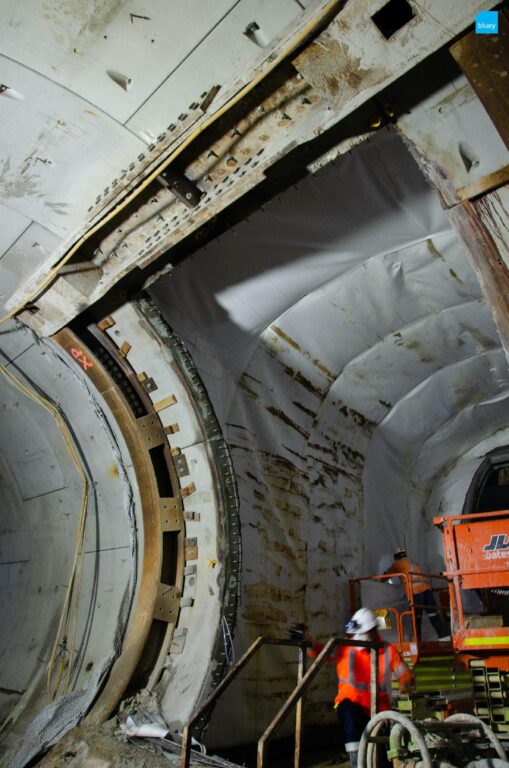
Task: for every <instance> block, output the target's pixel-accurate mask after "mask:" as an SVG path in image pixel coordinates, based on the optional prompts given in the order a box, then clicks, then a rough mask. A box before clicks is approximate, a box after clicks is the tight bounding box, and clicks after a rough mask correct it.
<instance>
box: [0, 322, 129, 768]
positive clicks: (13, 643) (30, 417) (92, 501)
mask: <svg viewBox="0 0 509 768" xmlns="http://www.w3.org/2000/svg"><path fill="white" fill-rule="evenodd" d="M6 356H7V357H6ZM2 363H3V364H4V365H6V366H7V369H8V371H10V372H11V373H12V374H13V375H14V376H15V377H16V379H17V380H18V381H20V382H21V383H22V384H25V385H26V386H28V388H29V390H30V391H31V392H33V393H35V395H36V396H37V395H38V394H39V393H41V394H42V396H43V398H44V400H45V402H48V398H51V401H52V402H54V403H55V404H57V406H58V409H59V410H60V412H61V413H63V414H65V420H66V422H67V424H68V427H69V436H70V439H71V441H72V443H73V445H74V446H77V447H78V454H79V460H80V462H81V463H82V467H83V470H84V473H85V474H86V476H87V478H88V481H89V482H88V490H89V495H88V505H87V512H86V522H85V528H84V534H83V547H82V551H83V557H82V558H81V556H80V558H79V559H78V564H77V572H76V573H77V576H76V582H77V592H75V593H74V598H73V600H72V602H71V603H70V607H69V612H68V613H69V617H70V618H69V632H68V634H67V643H66V645H65V647H64V646H62V644H61V641H62V637H63V635H60V638H59V644H58V646H57V647H56V649H55V650H56V656H55V657H54V661H53V664H52V675H51V678H50V683H49V684H48V682H47V667H48V664H49V662H50V659H51V658H52V653H53V649H54V644H55V642H56V634H57V627H58V625H59V621H60V617H61V615H62V611H63V609H64V601H65V594H66V590H67V588H68V585H69V579H70V574H71V566H72V560H73V549H74V546H75V540H76V534H77V521H78V518H79V515H80V506H81V501H82V497H83V482H82V478H81V477H80V475H79V473H78V472H77V469H76V467H75V466H74V464H73V462H72V460H71V458H70V455H69V451H68V448H67V447H66V444H65V442H64V434H63V432H62V429H61V427H60V426H59V424H58V423H57V421H56V420H55V417H54V415H53V414H52V413H49V412H48V411H47V410H46V409H45V408H44V407H43V405H41V403H40V402H39V401H34V400H33V399H31V398H30V397H27V396H26V395H25V394H23V392H20V391H19V390H18V389H17V388H16V387H15V386H13V385H12V384H11V383H9V381H8V379H6V378H5V377H4V376H2V378H1V387H2V410H1V420H2V437H3V440H4V442H3V445H2V464H3V466H4V467H6V468H7V472H6V473H5V474H3V473H2V486H4V485H5V484H6V485H7V486H8V488H7V489H6V495H7V493H8V492H9V490H10V492H11V493H13V494H14V495H15V497H16V499H17V504H16V508H15V509H13V510H12V511H13V514H12V515H7V516H5V515H3V522H2V545H1V546H2V548H1V559H2V567H1V569H0V573H1V574H2V582H3V589H2V625H1V652H0V659H1V664H2V669H1V676H2V680H3V681H4V685H5V687H6V688H8V689H12V691H14V692H15V693H13V694H11V695H9V694H8V693H6V692H2V704H3V707H2V720H3V726H4V728H5V727H6V725H8V724H9V723H12V725H11V727H10V731H11V733H10V736H8V741H9V738H10V739H11V740H12V739H13V737H14V736H15V735H16V734H19V733H20V732H21V731H22V730H23V728H24V727H26V725H27V723H28V722H29V721H30V720H31V719H32V717H33V716H34V714H35V713H37V712H38V711H39V710H41V709H42V708H43V707H45V706H47V705H48V704H49V703H50V701H51V698H52V696H53V695H54V694H55V691H57V693H58V695H64V694H65V692H66V691H69V692H71V691H81V690H86V689H87V688H90V686H91V685H92V682H91V681H92V680H93V679H94V676H95V675H96V674H99V672H100V670H101V669H102V672H103V673H104V672H106V671H107V670H108V668H109V667H110V666H111V663H112V662H113V659H114V658H115V656H116V654H117V653H118V642H119V637H121V636H122V634H123V632H124V631H125V627H126V624H127V619H128V615H129V609H130V605H131V601H132V598H133V595H134V590H135V586H136V571H137V557H138V554H137V539H136V536H135V531H136V528H137V523H136V520H135V515H136V505H137V489H136V485H135V483H133V480H134V477H133V470H132V466H131V465H130V461H129V454H128V452H127V449H126V446H125V443H124V441H123V438H122V435H121V433H120V432H119V430H118V429H117V428H116V425H115V419H114V418H113V417H112V415H111V413H110V414H107V407H106V404H105V403H104V402H100V400H99V398H98V397H97V393H94V392H93V391H92V390H91V388H90V387H89V386H87V383H86V381H85V380H84V379H83V378H82V377H80V374H79V372H78V371H77V370H76V369H75V367H74V366H72V365H69V363H68V362H67V361H65V360H64V359H63V358H62V356H61V354H59V352H58V350H57V349H56V347H55V346H54V345H53V344H51V343H47V342H45V341H40V340H38V339H36V338H35V337H34V336H33V334H32V333H31V332H30V331H28V330H27V329H26V328H23V327H22V326H19V327H17V328H14V329H13V330H12V332H10V335H9V340H8V343H7V342H6V343H5V344H4V352H3V355H2ZM44 393H47V394H44ZM13 417H14V419H13ZM138 508H139V503H138ZM5 511H7V512H8V511H9V509H7V510H5V508H4V512H5ZM13 559H14V560H18V561H19V560H21V561H22V562H18V563H16V564H13V563H12V564H9V563H10V561H11V560H13ZM77 594H78V595H79V601H78V603H76V602H75V600H76V595H77ZM21 595H22V599H20V596H21ZM73 637H74V639H73ZM71 654H72V663H71V665H70V666H69V665H68V660H69V658H71ZM68 670H69V677H68ZM96 685H97V683H96ZM49 691H51V695H50V693H49ZM92 693H94V691H92ZM95 693H97V691H96V690H95ZM83 714H84V713H83ZM8 759H11V758H8Z"/></svg>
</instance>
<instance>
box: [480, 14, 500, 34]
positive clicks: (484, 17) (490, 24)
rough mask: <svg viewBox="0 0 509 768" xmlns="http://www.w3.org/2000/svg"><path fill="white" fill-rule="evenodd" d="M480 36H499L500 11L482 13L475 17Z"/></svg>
mask: <svg viewBox="0 0 509 768" xmlns="http://www.w3.org/2000/svg"><path fill="white" fill-rule="evenodd" d="M475 31H476V34H478V35H498V11H480V12H479V13H478V14H477V16H476V17H475Z"/></svg>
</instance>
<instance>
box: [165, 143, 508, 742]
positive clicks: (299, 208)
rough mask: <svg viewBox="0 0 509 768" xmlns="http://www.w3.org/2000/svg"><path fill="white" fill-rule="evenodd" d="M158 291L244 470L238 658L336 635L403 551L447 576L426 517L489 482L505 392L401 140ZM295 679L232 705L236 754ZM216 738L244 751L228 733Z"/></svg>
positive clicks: (266, 686) (290, 197)
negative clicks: (470, 477) (355, 598)
mask: <svg viewBox="0 0 509 768" xmlns="http://www.w3.org/2000/svg"><path fill="white" fill-rule="evenodd" d="M151 292H152V295H153V297H154V299H155V300H156V302H157V303H158V306H159V307H160V309H161V311H162V312H163V314H164V315H165V317H166V318H167V319H168V321H169V322H170V324H171V325H172V327H173V328H174V329H175V331H176V332H177V333H179V334H180V335H181V336H182V337H183V339H184V340H185V343H186V344H187V346H188V347H189V349H190V351H191V353H192V354H193V357H194V360H195V362H196V364H197V366H198V368H199V370H200V372H201V375H202V376H203V378H204V381H205V384H206V386H207V388H208V390H209V393H210V395H211V398H212V401H213V403H214V406H215V408H216V411H217V413H218V415H219V418H220V421H221V424H222V426H223V429H224V430H225V434H226V437H227V440H228V442H229V444H230V447H231V449H232V453H233V458H234V465H235V469H236V475H237V481H238V485H239V493H240V499H241V522H242V533H243V552H244V555H243V584H242V608H241V618H240V620H239V624H238V632H237V647H238V649H239V650H240V649H243V648H245V647H246V646H247V644H248V643H249V642H251V641H252V640H253V638H254V637H255V636H256V635H258V634H260V633H269V634H270V633H272V634H276V635H280V634H281V633H284V632H285V631H286V629H287V628H288V627H289V626H290V625H291V624H292V623H294V622H296V621H304V622H305V623H306V625H307V626H308V627H309V630H310V632H311V633H312V634H313V636H315V637H316V636H322V637H323V636H325V635H326V634H327V633H331V632H333V631H335V630H337V629H339V628H340V627H341V624H342V621H343V620H344V618H345V617H346V615H347V613H348V605H347V582H348V578H349V577H353V576H358V575H359V574H362V573H373V572H376V571H377V568H378V564H379V561H380V558H381V557H382V556H383V555H384V554H386V553H388V552H391V551H392V550H393V548H394V546H396V545H400V544H401V543H405V544H406V545H407V546H408V548H409V549H410V550H411V552H412V554H413V555H414V556H416V557H417V558H418V559H419V560H421V562H422V563H423V565H424V567H426V568H431V567H440V543H439V540H438V537H437V536H434V535H433V526H432V522H431V520H432V517H433V515H434V514H439V513H441V514H447V513H450V514H452V513H456V512H458V511H459V509H461V503H462V499H461V498H460V495H461V491H460V489H462V488H463V487H464V482H463V483H462V482H460V480H459V478H457V482H455V485H454V487H455V489H456V490H455V492H454V493H453V492H452V490H451V489H452V485H451V480H449V483H448V484H447V483H444V480H443V478H444V475H446V474H447V475H448V476H449V477H450V478H451V477H452V476H453V475H454V467H455V466H456V464H457V465H458V467H459V466H460V465H461V467H462V469H461V470H460V469H458V473H459V472H460V471H461V472H462V473H463V474H464V473H465V472H466V471H468V470H469V469H470V468H472V470H473V471H475V466H474V465H475V463H476V460H477V458H476V457H477V455H478V453H479V451H481V449H480V448H479V450H478V447H479V446H487V447H489V446H494V445H495V444H498V443H499V442H500V441H502V440H503V439H504V437H505V435H504V433H503V432H501V431H500V429H501V426H502V425H505V421H506V416H505V413H504V406H505V398H506V396H507V393H508V384H509V376H508V373H507V362H506V358H505V356H504V354H503V352H502V350H501V348H500V342H499V338H498V335H497V332H496V329H495V326H494V323H493V320H492V317H491V313H490V310H489V307H488V306H487V305H486V304H485V303H484V301H483V298H482V293H481V289H480V286H479V284H478V281H477V279H476V277H475V275H474V273H473V271H472V269H471V268H470V266H469V264H468V262H467V261H466V259H465V257H464V254H463V252H462V248H461V245H460V243H459V241H458V238H457V236H456V235H455V233H454V232H453V230H452V228H451V226H450V224H449V222H448V220H447V218H446V216H445V214H444V213H443V211H442V209H441V206H440V202H439V199H438V196H437V195H436V193H435V192H434V191H433V190H432V189H431V188H430V187H428V186H427V184H426V182H425V180H424V178H423V177H422V176H421V174H420V172H419V170H418V169H417V167H416V166H415V165H414V162H413V160H412V159H411V157H410V156H409V154H408V153H407V151H406V149H405V148H404V146H403V144H402V143H401V142H400V141H399V139H398V138H397V137H395V136H394V135H392V134H391V133H390V132H385V133H383V134H379V135H378V136H377V137H376V139H375V140H374V141H371V142H369V143H368V144H364V145H363V146H361V147H360V148H358V149H356V150H355V151H354V152H353V153H352V154H351V155H349V156H347V157H345V158H343V159H342V160H341V161H339V162H337V163H336V164H335V165H331V166H329V167H327V168H325V169H323V170H322V171H320V172H319V173H317V174H316V175H315V176H314V177H310V178H307V179H306V180H304V181H303V182H301V183H300V184H299V185H298V186H297V187H295V188H294V189H291V190H289V191H288V192H287V193H286V194H284V195H282V196H281V197H280V198H278V199H276V200H273V201H272V202H271V203H269V204H268V205H266V206H265V207H264V209H263V210H262V211H260V212H258V213H256V214H254V215H253V216H251V217H250V218H249V219H248V220H245V221H243V222H242V223H240V224H239V225H237V226H236V227H234V228H233V229H232V230H231V231H229V232H228V233H226V234H225V235H223V236H222V237H220V238H219V239H218V240H217V241H215V242H213V243H211V244H209V245H208V246H207V247H205V248H203V249H201V250H200V251H198V252H197V253H196V254H195V255H194V256H193V257H191V258H190V259H188V260H187V261H186V262H185V263H184V264H182V265H181V266H179V267H177V268H175V269H174V270H173V272H172V273H171V274H170V275H169V276H166V277H164V278H162V279H160V280H159V281H158V282H157V283H156V284H155V285H154V286H153V287H152V291H151ZM500 419H502V425H501V423H500ZM497 430H498V432H497ZM495 433H497V434H495ZM476 451H477V453H476ZM481 452H482V451H481ZM465 454H468V455H469V456H470V463H466V462H465V460H464V459H463V458H462V457H464V455H465ZM481 460H482V459H481V458H479V462H480V461H481ZM467 467H468V470H467ZM464 479H466V478H463V480H464ZM445 485H447V492H446V489H445V487H444V492H443V493H441V492H440V490H439V488H440V487H441V486H445ZM289 669H290V663H289V658H288V656H287V655H285V654H284V653H283V652H281V653H280V654H279V655H277V654H274V656H273V658H272V660H268V659H267V660H264V662H263V670H255V671H254V672H251V673H247V674H246V675H245V678H244V680H243V682H242V683H241V684H239V692H238V693H235V694H234V693H231V694H230V700H229V702H228V701H226V702H224V703H223V704H222V705H221V706H220V707H219V709H220V711H222V712H223V714H224V712H225V711H228V717H229V718H233V721H234V723H235V726H234V728H233V730H234V732H235V734H236V737H237V739H238V741H243V740H249V739H252V738H255V737H256V736H257V734H256V727H252V725H251V724H252V723H253V722H254V721H255V720H256V717H257V713H259V712H260V711H261V710H263V707H264V706H265V705H267V707H269V706H270V711H272V710H273V709H274V707H275V702H276V701H277V700H278V699H279V700H282V699H283V697H284V695H285V694H286V692H287V691H288V690H289V687H290V686H291V684H292V682H291V680H292V674H291V672H290V671H289ZM329 677H330V676H329ZM267 678H268V679H269V682H267V683H263V682H261V681H262V680H263V679H267ZM257 695H258V696H259V697H260V698H259V699H256V696H257ZM329 696H330V681H329V682H328V681H327V680H326V676H323V677H322V678H321V684H318V685H317V686H316V689H315V691H314V693H313V694H312V696H311V699H312V700H314V704H313V708H312V712H311V711H310V712H309V713H308V717H309V721H311V722H312V721H313V720H315V721H317V720H319V719H320V718H322V717H326V718H327V717H330V716H331V714H330V704H329V701H328V700H327V698H328V697H329ZM267 711H269V710H268V709H267ZM223 721H224V718H223ZM306 722H308V720H306ZM211 738H212V740H213V739H214V738H217V739H218V740H219V741H226V740H228V739H230V740H231V729H229V732H228V734H227V733H226V732H225V730H224V728H222V727H221V724H220V717H219V716H218V717H217V718H216V720H215V721H214V722H213V727H212V732H211Z"/></svg>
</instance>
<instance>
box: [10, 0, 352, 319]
mask: <svg viewBox="0 0 509 768" xmlns="http://www.w3.org/2000/svg"><path fill="white" fill-rule="evenodd" d="M343 1H344V0H329V2H327V3H326V5H325V6H324V7H323V8H322V10H321V11H320V13H319V14H318V17H317V18H316V19H313V20H312V21H311V22H309V24H307V25H306V26H305V27H304V28H303V29H302V30H301V31H300V32H299V34H298V35H296V36H295V38H294V39H293V40H292V42H291V43H290V45H289V46H288V47H287V48H285V50H284V51H282V52H281V53H280V54H279V55H278V56H276V57H275V58H274V59H273V60H272V61H270V64H269V66H268V67H267V69H265V70H263V71H262V72H259V73H258V75H256V76H255V77H254V78H253V79H252V80H250V81H249V83H247V84H246V85H245V86H244V87H243V88H241V89H240V91H238V92H237V93H236V94H235V95H234V96H232V97H231V98H230V99H229V100H228V101H227V102H226V103H225V104H223V106H222V107H220V108H219V109H218V110H217V111H216V112H214V113H213V114H212V115H211V116H210V117H208V118H207V119H206V120H204V121H203V123H201V125H199V126H198V128H196V130H194V131H193V132H192V133H191V134H190V135H189V136H188V137H187V138H186V139H184V141H183V142H182V143H181V144H180V145H179V146H178V147H177V148H176V149H175V150H174V151H173V152H171V153H170V155H169V156H168V157H167V158H166V160H164V161H163V162H162V163H161V164H160V165H158V166H157V167H156V168H155V169H154V170H153V171H152V172H151V173H149V175H148V176H147V177H146V178H145V179H144V180H143V181H142V182H141V183H140V184H139V185H138V186H137V187H136V189H134V190H132V192H130V193H129V194H128V195H126V197H125V198H124V199H123V200H122V201H121V202H120V203H119V204H118V205H117V206H115V207H114V208H113V209H112V210H111V211H110V212H109V213H107V214H106V215H105V216H104V217H103V218H102V219H100V220H99V221H98V222H97V223H96V224H94V225H93V226H92V227H91V228H90V229H89V230H87V232H85V233H84V234H83V235H82V236H81V237H80V238H79V239H78V240H77V241H76V243H75V244H74V245H73V246H72V247H71V248H70V250H69V251H67V253H66V254H65V255H64V256H63V258H62V259H61V260H60V261H59V262H58V263H57V264H56V265H55V266H54V267H53V268H52V269H50V270H49V272H48V273H47V275H46V276H45V277H44V278H43V279H42V280H41V282H40V283H39V284H38V285H37V287H36V288H35V289H34V291H32V293H31V294H30V295H29V296H28V297H27V298H26V299H24V301H23V302H22V303H21V304H19V305H18V306H17V307H15V308H14V309H13V310H11V311H10V312H9V313H7V314H6V315H4V316H3V317H2V318H0V325H2V324H3V323H5V322H7V321H8V320H10V319H11V318H12V317H14V315H17V314H18V313H19V312H21V311H22V310H23V308H24V307H25V306H26V305H27V304H29V303H30V302H32V301H34V299H35V298H36V297H37V296H38V295H39V294H40V293H42V291H44V289H45V288H47V286H48V285H49V284H50V283H51V282H52V281H53V279H54V278H55V277H56V276H57V275H58V272H59V271H60V269H62V267H63V266H64V265H65V264H67V262H68V261H69V260H70V259H71V258H72V257H73V256H74V254H75V253H76V251H77V250H78V249H79V248H80V247H81V246H82V245H83V244H84V243H85V242H86V241H87V240H89V239H90V238H91V237H92V235H94V234H95V233H96V232H98V231H99V230H100V229H102V227H104V226H105V224H107V223H108V221H111V219H112V218H114V217H115V216H116V215H117V214H118V213H120V211H122V210H123V209H124V208H125V207H126V206H128V205H129V204H130V203H131V202H132V201H133V200H134V199H135V198H136V197H138V195H140V194H141V193H142V192H143V190H144V189H146V187H147V186H148V185H149V184H151V183H152V182H153V181H154V180H155V179H156V178H157V177H158V176H160V175H161V173H162V172H163V171H165V170H166V169H167V168H168V166H169V165H170V163H172V162H173V161H174V160H175V159H176V158H177V157H178V156H179V155H181V154H182V152H183V151H184V150H185V149H187V147H188V146H189V145H190V144H191V143H192V142H193V141H194V140H195V139H196V138H197V137H198V136H200V134H202V133H203V132H204V131H205V130H206V129H207V128H209V127H210V126H211V125H213V124H214V123H215V122H217V120H219V118H220V117H222V116H223V115H224V114H225V113H226V112H228V111H229V110H230V109H232V108H233V107H234V106H235V105H236V104H238V102H239V101H240V100H241V99H243V98H244V96H247V94H248V93H250V92H251V91H252V90H253V89H254V88H255V87H256V86H257V85H258V84H259V83H260V82H262V80H264V79H265V78H266V77H267V76H268V75H269V74H270V73H271V72H273V70H274V69H275V68H276V67H277V66H278V65H279V64H280V63H281V62H282V61H283V60H284V59H286V58H287V57H288V56H290V55H291V54H292V53H293V52H294V51H295V50H296V49H297V48H298V47H299V45H301V44H302V43H303V42H304V41H305V40H306V38H308V37H309V36H310V35H312V34H313V33H314V32H316V31H317V29H318V28H319V26H320V25H321V23H322V22H323V20H324V19H325V18H326V17H327V16H328V15H329V14H330V13H331V12H332V10H333V9H334V8H335V7H336V6H337V7H338V8H339V7H340V6H341V5H342V4H343Z"/></svg>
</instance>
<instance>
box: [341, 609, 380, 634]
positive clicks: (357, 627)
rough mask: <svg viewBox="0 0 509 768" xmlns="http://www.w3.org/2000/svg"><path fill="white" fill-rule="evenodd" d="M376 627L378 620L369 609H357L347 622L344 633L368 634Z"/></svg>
mask: <svg viewBox="0 0 509 768" xmlns="http://www.w3.org/2000/svg"><path fill="white" fill-rule="evenodd" d="M378 626H379V624H378V619H377V617H376V616H375V614H374V613H373V611H372V610H370V608H359V610H358V611H355V613H354V615H353V616H352V618H351V619H350V621H349V622H347V624H346V626H345V632H347V633H348V634H349V635H352V634H356V633H358V632H369V631H370V630H371V629H375V627H378Z"/></svg>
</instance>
